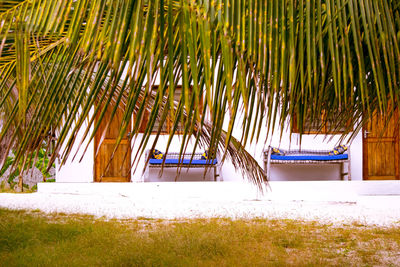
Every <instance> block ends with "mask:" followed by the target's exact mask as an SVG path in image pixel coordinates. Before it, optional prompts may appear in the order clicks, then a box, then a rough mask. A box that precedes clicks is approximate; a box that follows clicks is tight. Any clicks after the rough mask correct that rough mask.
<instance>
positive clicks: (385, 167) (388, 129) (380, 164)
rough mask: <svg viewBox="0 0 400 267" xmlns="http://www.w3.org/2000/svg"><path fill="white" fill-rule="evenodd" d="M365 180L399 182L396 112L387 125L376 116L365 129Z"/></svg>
mask: <svg viewBox="0 0 400 267" xmlns="http://www.w3.org/2000/svg"><path fill="white" fill-rule="evenodd" d="M363 150H364V156H363V178H364V180H398V179H400V174H399V165H400V157H399V152H400V150H399V114H398V111H396V112H395V114H394V115H393V117H392V118H391V120H390V122H389V123H387V124H385V122H384V121H383V120H382V118H381V117H379V116H374V118H373V119H371V121H370V122H369V123H368V126H367V127H365V128H364V129H363Z"/></svg>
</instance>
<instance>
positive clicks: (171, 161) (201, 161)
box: [149, 159, 218, 165]
mask: <svg viewBox="0 0 400 267" xmlns="http://www.w3.org/2000/svg"><path fill="white" fill-rule="evenodd" d="M149 163H150V164H162V163H163V160H162V159H150V161H149ZM179 163H181V164H188V165H189V164H190V159H183V160H180V162H179V159H166V160H165V164H179ZM217 163H218V161H217V160H216V159H213V160H211V159H209V160H207V159H194V160H192V162H191V164H192V165H214V164H217Z"/></svg>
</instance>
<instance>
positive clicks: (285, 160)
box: [263, 146, 351, 181]
mask: <svg viewBox="0 0 400 267" xmlns="http://www.w3.org/2000/svg"><path fill="white" fill-rule="evenodd" d="M281 151H282V152H283V153H284V155H278V154H273V153H272V147H271V146H269V147H268V149H267V150H264V153H263V154H264V169H265V171H266V173H267V177H268V180H269V179H270V176H271V165H272V164H340V165H341V168H340V178H341V180H344V176H345V175H347V180H349V181H350V180H351V171H350V169H351V168H350V167H351V166H350V147H349V146H348V147H347V151H346V152H345V153H343V154H338V155H329V152H330V151H329V150H281ZM345 164H347V172H346V170H345Z"/></svg>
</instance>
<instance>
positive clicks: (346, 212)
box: [0, 193, 400, 227]
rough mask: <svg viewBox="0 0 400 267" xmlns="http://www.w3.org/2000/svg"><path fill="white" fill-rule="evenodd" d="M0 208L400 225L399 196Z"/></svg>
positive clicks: (36, 199)
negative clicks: (319, 199)
mask: <svg viewBox="0 0 400 267" xmlns="http://www.w3.org/2000/svg"><path fill="white" fill-rule="evenodd" d="M0 207H3V208H9V209H39V210H41V211H43V212H46V213H51V212H64V213H82V214H91V215H95V216H97V217H102V216H105V217H107V218H138V217H145V218H161V219H181V218H211V217H224V218H233V219H238V218H244V219H251V218H269V219H297V220H305V221H319V222H320V223H328V224H330V223H333V224H335V225H336V224H351V223H359V224H363V225H376V226H399V227H400V196H376V197H371V196H369V197H360V198H358V200H357V201H356V202H315V201H303V202H295V201H224V200H222V201H221V200H204V199H193V198H191V199H172V200H165V199H147V200H144V199H137V198H136V199H135V198H133V197H129V196H123V195H120V196H116V195H114V196H110V195H108V196H101V195H73V194H45V193H33V194H9V193H2V194H0Z"/></svg>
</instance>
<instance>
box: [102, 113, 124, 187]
mask: <svg viewBox="0 0 400 267" xmlns="http://www.w3.org/2000/svg"><path fill="white" fill-rule="evenodd" d="M112 109H113V107H109V108H108V109H107V111H106V113H105V114H104V118H103V121H102V122H101V124H100V127H99V129H98V131H97V133H96V136H95V150H96V148H97V147H98V145H99V143H100V142H101V135H102V133H103V130H104V129H105V128H106V127H107V123H108V121H109V118H110V117H111V112H112ZM122 116H123V111H122V110H120V109H118V110H117V112H116V114H115V115H114V118H113V120H112V122H111V125H110V126H109V128H108V129H107V131H106V134H105V136H104V140H103V142H102V143H101V145H100V148H99V151H98V154H97V157H96V155H95V168H94V173H95V174H94V181H95V182H130V180H131V172H130V164H131V146H130V143H131V142H130V137H129V136H128V133H126V134H125V137H124V138H123V140H122V141H121V143H120V144H119V146H118V148H117V150H116V152H115V153H114V157H113V158H112V160H111V161H110V158H111V156H112V153H113V151H114V148H115V144H116V141H117V137H118V134H119V131H120V127H121V122H122ZM130 127H131V125H129V127H128V131H130ZM95 153H96V151H95ZM108 165H109V166H108Z"/></svg>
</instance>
